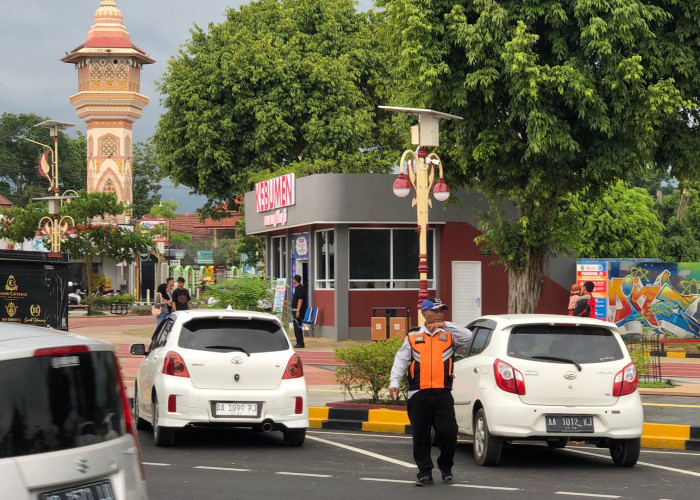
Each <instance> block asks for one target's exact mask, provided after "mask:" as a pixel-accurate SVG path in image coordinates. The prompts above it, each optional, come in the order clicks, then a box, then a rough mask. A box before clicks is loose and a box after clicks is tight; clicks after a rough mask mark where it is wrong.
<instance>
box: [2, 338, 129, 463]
mask: <svg viewBox="0 0 700 500" xmlns="http://www.w3.org/2000/svg"><path fill="white" fill-rule="evenodd" d="M116 370H117V368H116V366H115V358H114V354H113V353H112V352H109V351H98V352H85V353H77V354H70V355H56V356H38V357H31V358H20V359H10V360H6V361H0V394H2V397H0V459H2V458H6V457H17V456H21V455H32V454H36V453H45V452H50V451H58V450H66V449H71V448H77V447H80V446H86V445H90V444H94V443H100V442H104V441H108V440H110V439H115V438H118V437H120V436H122V435H124V434H125V432H126V427H125V425H126V424H125V423H124V412H123V408H122V402H121V392H120V390H119V381H118V379H117V372H116Z"/></svg>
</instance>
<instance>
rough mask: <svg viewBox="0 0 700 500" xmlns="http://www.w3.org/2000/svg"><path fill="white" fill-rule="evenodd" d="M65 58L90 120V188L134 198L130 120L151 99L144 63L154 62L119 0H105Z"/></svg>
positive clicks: (83, 115)
mask: <svg viewBox="0 0 700 500" xmlns="http://www.w3.org/2000/svg"><path fill="white" fill-rule="evenodd" d="M61 61H63V62H66V63H73V64H75V68H76V69H77V70H78V93H77V94H75V95H73V96H71V98H70V102H71V104H73V106H74V107H75V110H76V112H77V114H78V118H80V119H81V120H83V121H84V122H85V123H86V125H87V191H88V193H91V192H94V191H114V192H115V193H116V194H117V197H118V199H119V200H120V201H124V202H127V203H132V202H133V188H132V170H131V160H132V125H133V123H134V122H135V121H136V120H138V119H139V118H141V111H142V110H143V108H144V106H146V104H148V97H146V96H145V95H142V94H141V93H140V84H141V68H142V67H143V65H144V64H152V63H154V62H155V61H154V60H153V59H151V58H150V57H148V55H147V54H146V53H145V52H144V51H143V50H141V49H139V48H138V47H136V46H135V45H134V44H132V43H131V37H130V36H129V32H128V31H127V30H126V28H125V27H124V19H123V16H122V13H121V11H120V10H119V9H118V8H117V2H116V0H101V2H100V7H99V8H98V9H97V10H96V11H95V15H94V24H93V25H92V27H91V28H90V30H89V31H88V33H87V37H86V39H85V43H83V44H82V45H80V46H79V47H76V48H75V49H73V50H72V51H71V52H70V53H68V54H67V55H66V57H64V58H63V59H61ZM125 220H126V216H124V217H121V218H120V220H118V222H125Z"/></svg>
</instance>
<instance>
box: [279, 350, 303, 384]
mask: <svg viewBox="0 0 700 500" xmlns="http://www.w3.org/2000/svg"><path fill="white" fill-rule="evenodd" d="M303 376H304V367H303V366H302V364H301V358H300V357H299V355H298V354H292V357H291V358H289V362H288V363H287V368H285V369H284V375H283V376H282V379H286V378H299V377H303Z"/></svg>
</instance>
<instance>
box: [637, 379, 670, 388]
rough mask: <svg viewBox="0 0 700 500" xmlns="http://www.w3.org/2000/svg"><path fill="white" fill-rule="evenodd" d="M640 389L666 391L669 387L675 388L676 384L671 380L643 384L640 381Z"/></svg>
mask: <svg viewBox="0 0 700 500" xmlns="http://www.w3.org/2000/svg"><path fill="white" fill-rule="evenodd" d="M637 385H638V386H639V387H642V388H645V389H666V388H669V387H675V386H676V384H674V383H673V381H671V380H665V381H663V382H642V381H639V382H638V383H637Z"/></svg>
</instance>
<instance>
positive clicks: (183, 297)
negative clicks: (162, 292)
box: [172, 277, 192, 311]
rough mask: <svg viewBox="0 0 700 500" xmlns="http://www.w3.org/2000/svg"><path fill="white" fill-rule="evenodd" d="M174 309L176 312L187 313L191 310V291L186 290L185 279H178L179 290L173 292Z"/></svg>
mask: <svg viewBox="0 0 700 500" xmlns="http://www.w3.org/2000/svg"><path fill="white" fill-rule="evenodd" d="M172 297H173V307H174V308H175V310H176V311H186V310H187V309H189V308H190V300H192V297H190V291H189V290H188V289H187V288H185V278H182V277H180V278H178V279H177V288H176V289H175V290H173V293H172Z"/></svg>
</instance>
